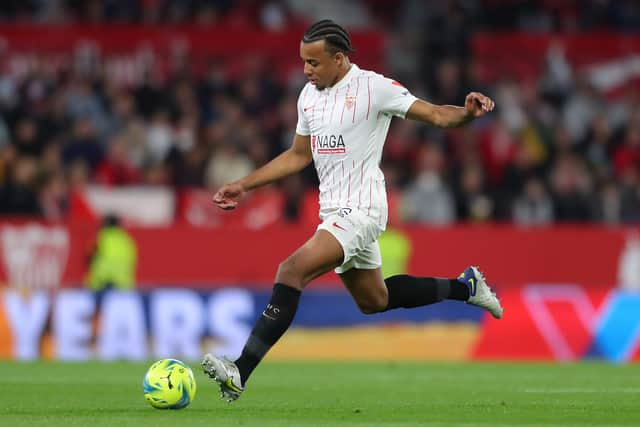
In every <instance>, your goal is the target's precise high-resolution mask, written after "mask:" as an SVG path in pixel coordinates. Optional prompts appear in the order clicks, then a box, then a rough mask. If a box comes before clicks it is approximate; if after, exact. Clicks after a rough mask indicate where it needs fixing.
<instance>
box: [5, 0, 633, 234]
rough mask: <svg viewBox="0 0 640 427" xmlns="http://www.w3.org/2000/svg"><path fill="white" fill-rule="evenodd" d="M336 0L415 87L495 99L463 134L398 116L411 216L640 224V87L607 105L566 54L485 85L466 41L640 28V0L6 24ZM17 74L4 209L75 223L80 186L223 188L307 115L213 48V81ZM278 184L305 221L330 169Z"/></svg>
mask: <svg viewBox="0 0 640 427" xmlns="http://www.w3.org/2000/svg"><path fill="white" fill-rule="evenodd" d="M340 3H343V7H349V8H350V10H353V13H351V14H348V16H349V18H345V19H347V20H348V21H349V22H347V23H345V26H347V28H351V27H350V25H352V26H353V28H367V27H368V26H370V27H374V28H385V29H386V30H385V31H388V37H389V44H388V46H389V48H388V52H387V62H388V70H384V71H386V72H387V73H388V74H390V75H392V76H394V77H396V78H398V79H399V80H401V81H402V82H403V83H404V84H405V85H406V86H407V87H408V88H409V89H410V90H411V91H412V92H413V93H414V94H415V95H417V96H420V97H424V98H425V99H427V100H429V101H431V102H433V103H437V104H456V105H461V104H462V103H463V102H464V96H465V94H466V93H468V91H469V90H479V91H482V92H485V93H486V94H488V95H490V96H492V97H493V98H494V99H495V101H496V104H497V109H496V111H495V113H494V114H491V115H490V116H489V117H487V118H484V119H482V120H479V121H477V122H474V123H473V124H472V125H471V126H468V127H465V128H460V129H453V130H440V129H434V128H431V127H428V126H424V125H422V124H419V123H416V122H411V121H404V120H395V121H394V123H393V124H392V127H391V130H390V133H389V137H388V139H387V144H386V146H385V153H384V157H383V164H382V167H383V170H384V172H385V175H386V178H387V184H388V187H389V189H390V190H391V191H395V192H397V194H398V195H399V196H398V199H399V215H400V217H399V218H401V219H403V220H405V221H412V222H420V223H425V224H448V223H453V222H458V221H460V222H484V221H506V222H509V221H514V222H517V223H519V224H549V223H555V222H586V221H594V222H604V223H611V224H617V223H629V222H637V221H639V220H640V93H636V92H634V91H627V93H625V94H624V95H623V96H619V97H615V98H613V99H612V98H610V97H606V96H604V94H602V93H600V92H599V91H598V90H596V88H594V86H593V84H592V82H590V81H589V80H588V79H584V78H581V77H580V76H577V75H573V74H572V73H571V69H570V65H569V64H568V63H567V62H566V61H565V60H564V59H563V58H562V57H561V56H555V57H554V56H550V57H549V59H548V64H546V68H545V71H544V72H543V73H542V74H541V75H540V76H539V77H538V78H537V79H535V80H529V81H526V82H522V81H516V80H513V79H509V78H504V79H499V80H498V81H496V82H492V83H491V84H488V83H486V82H482V81H478V80H477V79H476V78H474V74H473V72H472V70H473V63H472V59H473V58H472V55H471V51H470V38H471V37H472V36H473V31H474V30H484V31H486V30H493V29H498V30H504V29H509V30H520V31H542V32H544V31H589V30H594V29H598V30H602V29H608V30H611V31H619V30H627V31H637V30H640V6H639V5H638V3H637V2H634V1H624V0H619V1H604V0H591V1H581V2H578V1H569V0H565V1H520V0H486V1H480V0H476V1H474V0H469V1H464V0H460V1H443V2H429V4H430V7H429V8H425V6H424V5H425V2H422V1H411V0H408V1H403V2H400V3H398V2H393V5H394V7H393V8H391V7H390V6H389V3H390V2H386V1H377V0H370V1H359V2H358V1H353V2H346V3H347V5H346V6H344V3H345V2H344V1H342V2H334V1H327V2H310V1H306V0H290V1H267V2H259V1H239V2H234V1H229V0H210V1H206V0H200V1H197V0H191V1H173V0H138V1H122V0H105V1H74V0H66V1H65V0H58V1H46V0H22V1H19V2H18V1H6V2H1V4H0V20H2V21H5V22H43V23H68V22H113V23H118V22H131V23H161V24H172V23H183V24H184V23H188V24H191V23H194V24H198V23H199V24H204V25H234V26H242V25H249V26H252V25H255V26H257V27H260V28H263V29H265V30H267V31H270V30H278V29H282V28H284V27H286V26H287V25H289V24H290V23H291V22H294V21H295V22H299V23H308V22H312V21H314V20H315V19H317V18H320V17H324V16H330V10H334V12H335V10H336V9H335V8H339V7H340ZM431 3H438V4H437V5H431ZM320 5H321V6H320ZM305 8H306V9H305ZM326 8H334V9H329V11H327V9H326ZM305 10H306V12H302V11H305ZM327 14H329V15H327ZM345 16H347V14H345ZM336 19H337V20H338V21H339V22H341V23H342V21H341V20H340V19H339V17H337V18H336ZM367 23H368V24H367ZM376 26H378V27H376ZM356 48H357V46H356ZM353 61H354V62H355V63H357V62H358V58H357V53H356V54H355V55H354V56H353ZM7 70H8V69H7V68H0V214H2V215H23V214H26V215H42V216H44V217H45V218H48V219H51V220H62V219H64V218H65V217H66V215H67V213H68V210H69V200H70V197H71V195H73V194H74V193H75V192H77V191H82V189H83V188H85V187H86V186H87V185H93V184H98V185H104V186H129V185H147V186H171V187H174V188H176V189H182V188H207V189H211V190H214V189H216V188H217V187H219V186H220V185H221V184H223V183H226V182H229V181H232V180H235V179H238V178H240V177H242V176H244V175H246V174H247V173H249V172H250V171H251V170H253V169H254V168H256V167H259V166H261V165H263V164H265V163H266V162H267V161H268V160H269V159H271V158H272V157H274V156H276V155H277V154H278V153H280V152H282V151H283V150H285V149H286V148H287V147H288V146H289V144H290V142H291V139H292V136H293V132H294V130H295V125H296V120H297V112H296V100H297V95H298V91H299V89H300V86H299V85H298V86H296V85H291V84H283V82H282V79H279V78H278V76H276V75H274V72H273V70H272V69H271V68H270V66H269V64H268V63H265V62H262V61H260V60H258V59H256V60H248V61H246V63H245V67H244V69H243V70H242V71H241V72H236V73H234V74H233V75H230V74H229V73H228V70H227V69H226V68H225V64H224V61H222V60H220V59H217V58H211V60H210V61H209V62H208V64H207V67H206V70H205V72H204V73H202V74H199V75H195V74H194V73H191V72H190V70H189V68H188V66H187V67H184V68H182V69H179V70H176V72H175V73H173V74H172V75H170V76H168V78H167V79H158V78H156V76H155V75H154V74H153V73H151V72H150V73H149V75H148V76H147V78H146V79H145V80H144V81H143V82H141V83H140V84H136V85H133V86H123V85H120V84H118V83H117V82H115V81H114V79H113V78H112V76H111V75H110V74H109V73H105V72H104V70H103V69H102V68H100V67H99V66H95V67H84V68H82V69H77V68H76V67H74V66H69V67H68V68H63V69H56V70H55V71H54V70H53V69H51V68H49V67H46V66H44V64H37V63H36V64H33V66H32V68H31V69H30V70H29V72H28V73H27V74H26V75H24V76H20V78H18V77H16V76H15V75H12V74H11V73H9V72H8V71H7ZM300 74H302V66H301V67H300ZM293 86H295V87H293ZM278 185H279V187H280V188H281V190H282V191H283V192H284V194H285V195H286V196H287V200H288V202H287V203H286V212H284V215H285V216H286V217H287V218H289V219H291V220H295V219H296V217H297V215H299V208H298V203H300V201H301V200H302V194H303V193H304V192H305V190H306V189H309V188H313V187H314V186H316V185H317V178H316V176H315V172H314V171H313V169H312V168H308V169H307V170H305V172H304V173H303V174H301V175H299V176H293V177H290V178H288V179H286V180H284V181H283V182H281V183H279V184H278Z"/></svg>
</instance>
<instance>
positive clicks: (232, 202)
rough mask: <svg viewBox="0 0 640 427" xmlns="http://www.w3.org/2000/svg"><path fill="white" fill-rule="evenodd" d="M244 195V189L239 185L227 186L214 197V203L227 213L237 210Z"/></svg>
mask: <svg viewBox="0 0 640 427" xmlns="http://www.w3.org/2000/svg"><path fill="white" fill-rule="evenodd" d="M243 194H244V189H243V188H242V185H240V184H239V183H237V182H234V183H231V184H225V185H223V186H222V188H221V189H219V190H218V192H217V193H216V194H214V195H213V203H215V204H216V206H218V207H219V208H220V209H224V210H225V211H228V210H231V209H235V208H236V206H238V203H239V202H240V199H241V198H242V195H243Z"/></svg>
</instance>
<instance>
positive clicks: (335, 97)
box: [329, 88, 340, 123]
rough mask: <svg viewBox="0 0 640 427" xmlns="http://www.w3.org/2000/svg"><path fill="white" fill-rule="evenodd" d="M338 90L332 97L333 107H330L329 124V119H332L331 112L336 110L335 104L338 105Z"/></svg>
mask: <svg viewBox="0 0 640 427" xmlns="http://www.w3.org/2000/svg"><path fill="white" fill-rule="evenodd" d="M339 90H340V88H338V89H336V94H335V96H334V97H333V107H331V116H330V117H329V123H331V119H333V110H335V109H336V104H337V103H338V91H339Z"/></svg>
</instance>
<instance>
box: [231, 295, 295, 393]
mask: <svg viewBox="0 0 640 427" xmlns="http://www.w3.org/2000/svg"><path fill="white" fill-rule="evenodd" d="M299 299H300V291H299V290H297V289H294V288H292V287H290V286H287V285H283V284H282V283H276V284H275V285H274V286H273V293H272V294H271V301H269V304H267V308H265V309H264V311H263V312H262V315H261V316H260V318H259V319H258V321H257V322H256V324H255V326H254V327H253V330H252V331H251V335H249V339H248V340H247V343H246V344H245V345H244V348H243V349H242V354H241V355H240V357H239V358H238V359H237V360H236V361H235V364H236V366H237V367H238V370H239V371H240V379H241V380H242V384H243V385H244V383H245V382H246V381H247V379H248V378H249V375H251V372H253V370H254V369H255V368H256V366H258V363H260V361H261V360H262V358H263V357H264V355H265V354H267V352H268V351H269V349H270V348H271V347H272V346H273V345H274V344H275V343H276V341H278V340H279V339H280V337H281V336H282V335H283V334H284V333H285V331H286V330H287V329H289V325H291V322H292V321H293V317H294V316H295V314H296V310H297V309H298V300H299Z"/></svg>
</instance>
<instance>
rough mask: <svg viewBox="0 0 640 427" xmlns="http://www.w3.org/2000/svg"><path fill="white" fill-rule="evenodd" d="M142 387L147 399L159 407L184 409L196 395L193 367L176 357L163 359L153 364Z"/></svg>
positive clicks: (155, 406) (152, 404)
mask: <svg viewBox="0 0 640 427" xmlns="http://www.w3.org/2000/svg"><path fill="white" fill-rule="evenodd" d="M142 388H143V389H144V397H145V399H147V401H148V402H149V403H150V404H151V406H153V407H154V408H158V409H182V408H184V407H186V406H187V405H189V403H191V401H192V400H193V398H194V397H195V396H196V380H195V379H194V378H193V372H191V368H189V367H188V366H187V365H186V364H185V363H183V362H181V361H179V360H176V359H162V360H158V361H157V362H155V363H154V364H153V365H151V367H150V368H149V370H148V371H147V373H146V375H145V376H144V380H143V381H142Z"/></svg>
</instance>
